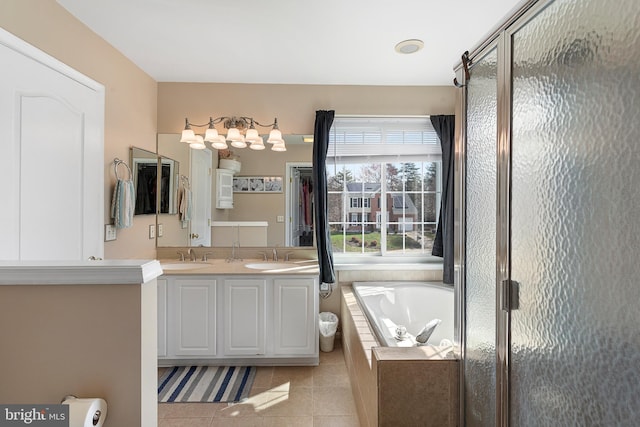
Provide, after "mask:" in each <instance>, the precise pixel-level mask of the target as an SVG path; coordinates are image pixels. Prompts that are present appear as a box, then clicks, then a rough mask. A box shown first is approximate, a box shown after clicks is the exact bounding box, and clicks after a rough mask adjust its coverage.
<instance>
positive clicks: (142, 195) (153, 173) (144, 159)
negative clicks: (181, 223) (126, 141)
mask: <svg viewBox="0 0 640 427" xmlns="http://www.w3.org/2000/svg"><path fill="white" fill-rule="evenodd" d="M130 152H131V161H130V165H131V172H132V173H133V185H134V188H135V192H136V205H135V210H134V215H155V214H156V206H157V179H158V156H156V153H152V152H151V151H147V150H143V149H141V148H138V147H131V150H130Z"/></svg>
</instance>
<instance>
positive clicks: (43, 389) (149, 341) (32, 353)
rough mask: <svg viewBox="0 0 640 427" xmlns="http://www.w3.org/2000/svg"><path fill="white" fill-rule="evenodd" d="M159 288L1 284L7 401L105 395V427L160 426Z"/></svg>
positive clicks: (0, 362) (1, 363)
mask: <svg viewBox="0 0 640 427" xmlns="http://www.w3.org/2000/svg"><path fill="white" fill-rule="evenodd" d="M156 286H157V285H156V281H155V280H152V281H150V282H148V283H146V284H144V285H140V284H138V285H135V284H126V285H111V284H105V285H96V284H93V285H23V286H20V285H16V286H12V285H6V286H0V325H3V327H2V328H0V342H2V350H1V351H0V378H2V384H3V386H0V402H2V403H3V404H14V403H15V404H18V403H20V404H28V403H39V404H46V403H59V402H61V401H62V399H63V398H64V397H65V396H67V395H69V394H72V395H75V396H77V397H82V398H89V397H101V398H104V399H105V400H106V402H107V418H106V422H105V427H118V426H136V425H138V426H141V425H147V426H151V425H155V421H156V419H157V403H156V401H157V400H156V399H157V394H156V393H157V391H156V387H157V352H156V348H157V347H156V345H157V344H156V339H157V338H156V337H157V335H156V332H155V331H156V326H157V311H156V308H157V300H156ZM7 325H13V326H12V327H8V326H7ZM148 418H151V419H152V420H153V422H151V421H149V422H144V423H143V422H142V421H141V420H144V419H148Z"/></svg>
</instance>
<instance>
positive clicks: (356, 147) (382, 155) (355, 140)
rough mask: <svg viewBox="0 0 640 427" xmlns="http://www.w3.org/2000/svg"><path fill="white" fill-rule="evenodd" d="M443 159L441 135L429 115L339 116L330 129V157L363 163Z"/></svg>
mask: <svg viewBox="0 0 640 427" xmlns="http://www.w3.org/2000/svg"><path fill="white" fill-rule="evenodd" d="M406 157H411V158H412V160H413V161H439V160H441V149H440V141H439V139H438V135H437V133H436V131H435V129H434V128H433V126H432V125H431V121H430V120H429V117H428V116H415V117H391V116H386V117H385V116H379V117H355V116H338V117H336V118H335V119H334V121H333V126H332V127H331V132H330V133H329V149H328V152H327V161H328V162H333V163H361V162H367V161H380V162H398V161H401V160H402V158H405V159H406Z"/></svg>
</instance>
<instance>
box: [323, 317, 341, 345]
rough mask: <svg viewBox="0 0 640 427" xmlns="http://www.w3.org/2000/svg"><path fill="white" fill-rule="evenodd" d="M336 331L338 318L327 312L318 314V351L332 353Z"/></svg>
mask: <svg viewBox="0 0 640 427" xmlns="http://www.w3.org/2000/svg"><path fill="white" fill-rule="evenodd" d="M337 330H338V316H336V315H335V314H333V313H330V312H328V311H325V312H322V313H320V350H321V351H324V352H325V353H328V352H330V351H333V341H334V340H335V338H336V331H337Z"/></svg>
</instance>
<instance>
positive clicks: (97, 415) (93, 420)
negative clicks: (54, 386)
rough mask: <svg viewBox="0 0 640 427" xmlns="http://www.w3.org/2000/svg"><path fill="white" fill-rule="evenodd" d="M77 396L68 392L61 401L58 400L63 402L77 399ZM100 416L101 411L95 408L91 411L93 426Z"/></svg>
mask: <svg viewBox="0 0 640 427" xmlns="http://www.w3.org/2000/svg"><path fill="white" fill-rule="evenodd" d="M77 398H78V397H77V396H74V395H73V394H68V395H66V396H65V397H64V398H63V399H62V402H60V403H64V402H66V401H67V400H69V399H77ZM100 417H102V411H101V410H99V409H96V411H95V412H94V413H93V417H92V421H91V422H92V423H93V425H94V426H97V425H98V423H99V422H100Z"/></svg>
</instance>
